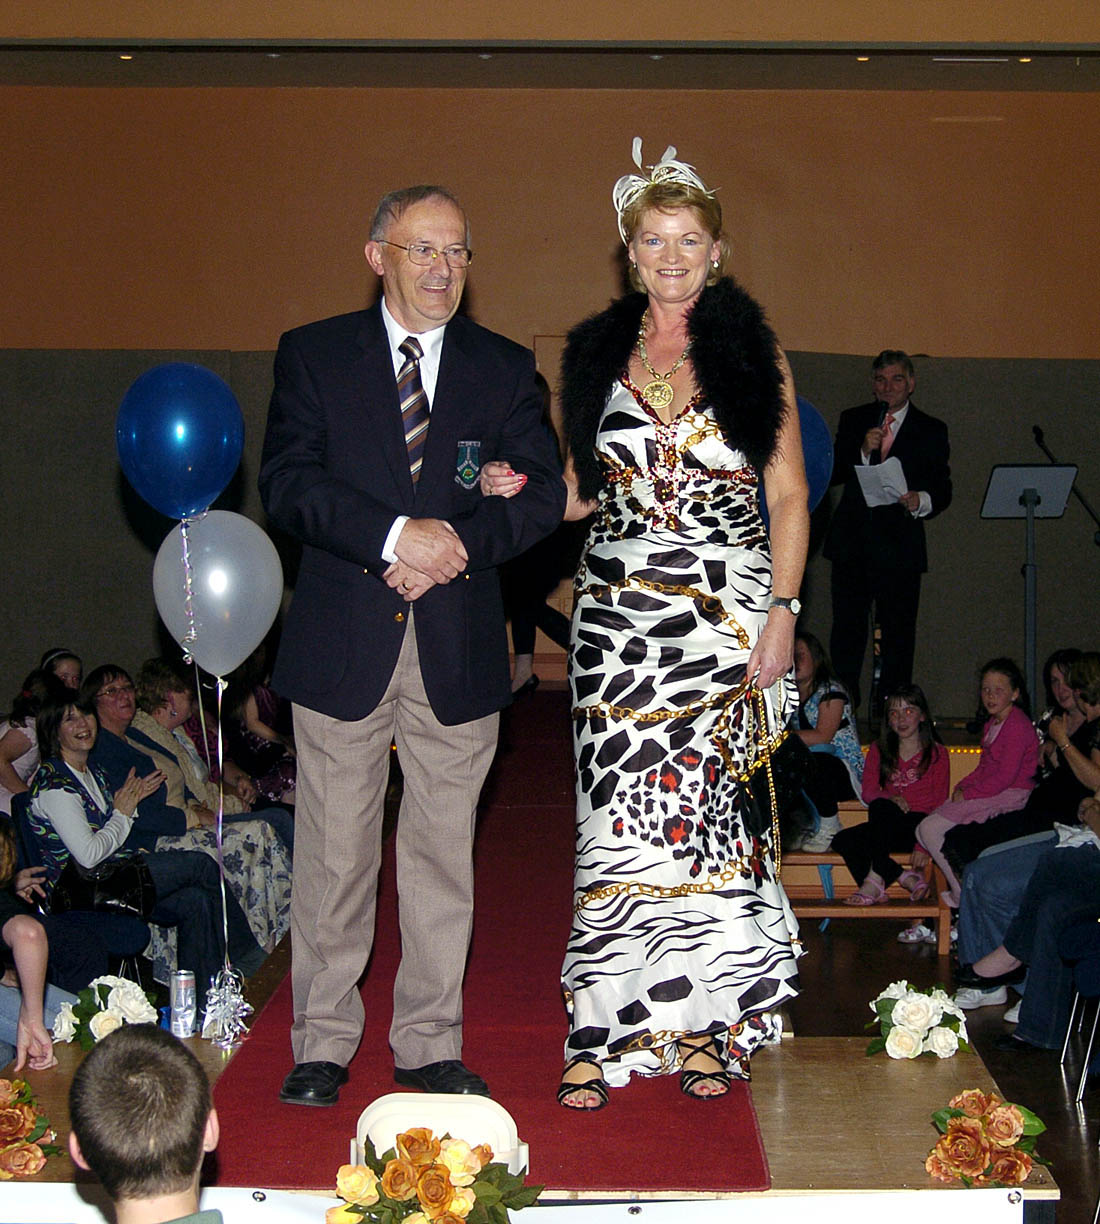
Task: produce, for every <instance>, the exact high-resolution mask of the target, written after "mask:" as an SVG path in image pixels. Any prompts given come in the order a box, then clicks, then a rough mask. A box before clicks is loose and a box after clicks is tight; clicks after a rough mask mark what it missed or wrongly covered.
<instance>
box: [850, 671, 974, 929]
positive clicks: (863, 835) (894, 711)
mask: <svg viewBox="0 0 1100 1224" xmlns="http://www.w3.org/2000/svg"><path fill="white" fill-rule="evenodd" d="M950 777H951V766H950V763H949V761H948V757H947V749H946V748H944V746H943V745H942V744H941V743H940V742H939V741H938V739H937V738H936V733H935V728H934V727H933V725H932V715H931V714H930V713H929V710H928V701H927V700H926V698H925V696H924V693H923V692H922V690H921V689H920V687H919V686H918V685H916V684H909V685H905V686H904V687H902V688H900V689H898V690H897V691H896V692H894V693H891V694H890V696H889V697H888V698H887V699H886V719H885V721H884V723H883V727H882V731H881V733H880V735H879V738H878V742H877V743H874V744H872V745H871V747H870V748H869V749H868V752H867V760H866V762H865V763H864V766H863V787H862V796H863V802H864V803H866V804H867V821H866V823H865V824H858V825H852V826H850V827H849V828H846V829H842V830H841V831H840V832H839V833H838V834H837V835H836V836H835V837H834V838H833V849H834V850H835V851H836V852H837V853H838V854H841V855H843V856H844V862H845V864H846V865H847V867H848V870H849V871H850V872H851V873H852V879H854V880H855V882H856V883H857V884H858V885H859V890H858V891H857V892H855V893H853V894H852V895H851V896H850V897H847V898H846V901H847V904H849V905H874V904H875V903H876V902H878V901H885V900H886V889H887V888H888V887H889V886H890V885H891V884H892V883H893V882H894V881H895V880H897V881H898V883H900V884H901V886H902V887H903V888H905V889H908V891H909V895H910V896H911V897H912V898H913V899H914V900H919V899H920V898H921V897H923V896H925V895H926V893H927V891H928V885H927V883H926V881H925V879H924V876H923V875H922V874H921V873H920V872H919V871H914V870H912V869H908V870H903V869H902V867H901V866H900V865H899V864H898V863H897V862H896V861H895V860H894V859H893V858H892V857H891V855H892V854H905V855H908V854H909V853H910V852H911V851H912V850H913V846H914V843H915V841H916V829H917V825H918V824H919V823H920V822H921V821H922V820H923V819H924V817H925V813H927V812H931V811H932V810H933V808H936V807H938V806H939V805H940V804H941V803H943V801H944V800H945V799H946V798H947V788H948V786H949V784H950Z"/></svg>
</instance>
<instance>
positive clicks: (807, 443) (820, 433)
mask: <svg viewBox="0 0 1100 1224" xmlns="http://www.w3.org/2000/svg"><path fill="white" fill-rule="evenodd" d="M795 398H796V399H797V400H798V425H799V428H800V429H801V430H802V462H803V464H804V466H805V468H806V483H807V484H808V485H809V486H810V495H809V498H808V501H809V505H810V512H811V513H812V512H813V511H814V509H815V508H816V506H817V504H818V502H820V501H821V499H822V498H823V497H824V496H825V490H826V489H828V487H829V481H830V480H831V479H832V476H833V437H832V434H830V433H829V427H828V425H826V424H825V418H824V417H823V416H822V415H821V413H820V412H818V410H817V409H816V408H815V407H814V406H813V404H811V403H810V401H809V400H808V399H804V398H803V397H802V396H801V395H798V396H796V397H795ZM760 515H761V517H762V518H763V520H764V526H765V527H768V526H770V523H769V521H768V503H767V499H766V498H765V496H764V482H763V481H761V482H760Z"/></svg>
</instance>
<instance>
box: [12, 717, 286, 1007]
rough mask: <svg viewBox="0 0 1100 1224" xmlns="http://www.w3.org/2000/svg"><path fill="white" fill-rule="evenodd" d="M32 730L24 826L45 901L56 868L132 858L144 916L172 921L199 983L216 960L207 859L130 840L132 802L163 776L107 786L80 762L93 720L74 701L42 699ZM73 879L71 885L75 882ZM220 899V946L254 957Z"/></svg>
mask: <svg viewBox="0 0 1100 1224" xmlns="http://www.w3.org/2000/svg"><path fill="white" fill-rule="evenodd" d="M37 733H38V741H39V743H40V745H41V747H42V756H43V760H42V764H41V765H40V766H39V769H38V773H37V774H36V775H35V778H34V783H33V785H32V786H31V808H30V813H29V817H28V822H27V824H28V831H29V835H30V836H31V837H32V838H33V839H34V841H35V845H36V850H37V853H38V855H39V856H40V859H41V861H42V863H43V865H44V866H45V868H46V871H45V876H44V879H43V886H44V889H45V891H46V893H47V895H48V896H50V897H51V900H52V893H53V892H54V890H55V889H56V887H57V885H58V882H59V881H60V880H61V878H62V874H63V873H65V872H68V873H69V874H70V875H75V876H76V877H80V876H81V875H82V874H86V873H87V872H88V870H89V869H91V868H94V867H98V866H99V865H100V864H109V863H112V862H115V861H118V860H120V859H131V858H137V859H139V860H140V861H141V862H142V863H144V866H145V868H146V869H147V871H148V875H149V878H150V881H151V884H152V887H153V890H154V894H155V903H154V905H153V907H152V910H151V913H148V914H146V915H144V916H146V917H150V918H151V919H152V921H154V922H158V921H159V922H166V923H168V924H169V925H172V926H175V928H176V935H177V945H178V956H179V964H180V965H181V966H182V967H186V968H193V969H194V971H195V976H196V979H197V980H198V981H199V982H201V983H203V986H202V987H200V989H204V988H205V984H206V983H207V982H208V981H209V979H210V977H211V976H212V975H213V974H215V973H216V972H217V971H218V969H219V968H221V966H222V964H223V963H224V960H225V942H224V939H223V937H222V910H221V891H222V890H221V885H220V878H219V875H218V868H217V864H216V863H215V862H214V861H213V859H211V858H210V857H208V856H207V855H206V854H202V853H200V852H197V851H188V850H158V851H145V850H141V849H140V847H139V845H138V844H136V842H135V840H132V839H131V830H132V828H133V826H134V824H135V819H136V812H137V807H138V803H139V802H140V801H141V800H142V799H143V798H145V797H147V796H148V795H150V794H152V793H153V792H154V791H156V790H157V789H158V788H159V787H160V786H161V785H162V784H163V781H164V778H163V775H162V774H161V773H160V772H159V771H157V770H154V771H152V772H150V773H147V774H145V775H143V776H139V775H138V774H137V772H136V771H135V770H134V769H132V768H131V769H130V770H129V772H128V773H127V775H126V779H125V781H124V782H123V783H122V785H121V786H120V787H119V788H118V789H117V790H115V791H114V792H112V789H111V786H110V784H109V782H108V781H107V777H106V775H105V774H104V773H103V772H102V771H101V770H100V769H98V768H97V767H96V766H95V765H93V764H92V763H91V762H90V761H89V754H90V753H91V750H92V747H93V745H94V743H95V740H96V733H97V726H96V718H95V714H94V713H93V712H92V711H91V710H90V709H89V708H88V707H86V706H84V705H82V704H81V703H80V701H79V699H78V700H76V701H65V700H54V699H50V700H48V701H47V702H46V703H45V704H44V705H43V707H42V709H41V710H40V711H39V713H38V719H37ZM139 823H140V822H139ZM81 869H83V871H81ZM73 884H74V887H76V888H77V889H78V888H79V883H78V880H74V881H73ZM225 904H226V914H227V918H228V925H229V934H230V952H231V953H232V955H233V957H234V959H235V960H236V961H238V962H242V963H244V964H247V965H249V966H255V965H256V964H258V963H259V960H260V959H262V953H260V950H259V948H258V947H257V945H256V941H255V939H254V938H253V937H252V933H251V930H250V929H249V926H248V921H247V919H246V918H245V916H244V914H243V913H242V912H241V909H240V906H239V905H238V904H237V901H236V899H235V898H234V897H233V896H232V895H231V894H229V893H228V892H227V895H226V898H225Z"/></svg>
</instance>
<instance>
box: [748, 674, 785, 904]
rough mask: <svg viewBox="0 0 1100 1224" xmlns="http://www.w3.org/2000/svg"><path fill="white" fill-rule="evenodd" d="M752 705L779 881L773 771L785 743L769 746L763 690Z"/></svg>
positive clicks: (780, 856) (780, 854)
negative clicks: (776, 754)
mask: <svg viewBox="0 0 1100 1224" xmlns="http://www.w3.org/2000/svg"><path fill="white" fill-rule="evenodd" d="M752 704H753V707H754V708H753V714H754V719H753V721H754V722H755V723H756V728H755V729H757V730H759V731H761V732H762V733H763V734H762V735H759V736H758V738H757V742H758V745H759V748H758V754H759V755H762V756H763V757H764V769H765V771H766V774H767V778H768V801H769V803H771V805H772V858H773V859H775V878H776V880H778V879H779V872H780V870H781V869H782V866H783V850H782V847H781V845H780V842H779V802H778V800H777V799H776V797H775V774H774V773H773V771H772V753H773V752H774V751H775V748H776V747H778V746H779V743H782V742H783V741H782V740H779V742H778V743H777V744H776V745H775V747H772V746H771V745H769V744H768V707H767V705H766V704H765V702H764V693H763V691H762V690H761V689H758V688H756V687H753V689H752ZM784 738H785V737H784Z"/></svg>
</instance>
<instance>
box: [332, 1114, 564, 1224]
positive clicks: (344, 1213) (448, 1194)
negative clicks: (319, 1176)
mask: <svg viewBox="0 0 1100 1224" xmlns="http://www.w3.org/2000/svg"><path fill="white" fill-rule="evenodd" d="M541 1192H542V1187H541V1186H527V1185H525V1184H524V1182H523V1178H522V1177H516V1176H514V1175H513V1174H511V1173H509V1172H508V1168H507V1166H506V1165H503V1164H499V1163H496V1162H494V1161H493V1153H492V1151H491V1150H490V1149H489V1148H488V1147H486V1146H485V1145H484V1144H480V1145H479V1146H478V1147H474V1148H472V1147H470V1145H469V1144H468V1143H466V1142H465V1141H464V1140H462V1139H452V1138H451V1137H450V1135H444V1136H442V1138H438V1139H437V1138H436V1137H435V1136H434V1135H433V1134H432V1132H431V1131H430V1130H427V1129H425V1128H424V1127H413V1128H412V1129H410V1130H407V1131H404V1132H403V1133H402V1134H400V1135H398V1136H397V1139H396V1141H395V1144H394V1146H393V1147H392V1148H390V1149H389V1150H388V1151H386V1152H383V1154H382V1155H381V1156H379V1155H377V1153H376V1152H375V1149H374V1144H373V1143H371V1142H370V1140H369V1139H368V1140H367V1143H366V1164H361V1165H350V1164H347V1165H341V1166H340V1169H339V1171H338V1172H337V1174H336V1193H337V1194H338V1195H339V1196H340V1197H341V1198H342V1199H343V1200H344V1201H343V1203H341V1204H340V1206H339V1207H330V1208H329V1210H328V1211H327V1212H326V1213H325V1221H326V1224H360V1222H361V1221H362V1220H370V1221H371V1222H372V1224H397V1221H399V1220H403V1221H405V1222H406V1224H463V1222H464V1221H465V1222H467V1224H505V1222H506V1221H507V1220H508V1219H509V1218H510V1217H509V1215H508V1212H509V1210H514V1211H518V1210H519V1209H520V1208H521V1207H530V1206H531V1205H532V1203H534V1202H535V1200H536V1199H537V1198H538V1196H539V1194H540V1193H541Z"/></svg>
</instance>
